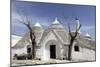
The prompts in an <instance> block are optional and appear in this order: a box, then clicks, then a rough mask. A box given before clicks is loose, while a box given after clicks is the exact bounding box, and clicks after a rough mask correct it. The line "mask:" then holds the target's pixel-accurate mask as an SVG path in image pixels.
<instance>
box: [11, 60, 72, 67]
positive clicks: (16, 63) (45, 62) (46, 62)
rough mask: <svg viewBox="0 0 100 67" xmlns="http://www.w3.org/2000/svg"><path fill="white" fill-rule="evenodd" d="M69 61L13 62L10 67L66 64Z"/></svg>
mask: <svg viewBox="0 0 100 67" xmlns="http://www.w3.org/2000/svg"><path fill="white" fill-rule="evenodd" d="M68 62H71V61H68V60H57V59H50V60H48V61H40V60H13V61H12V66H17V65H40V64H56V63H68Z"/></svg>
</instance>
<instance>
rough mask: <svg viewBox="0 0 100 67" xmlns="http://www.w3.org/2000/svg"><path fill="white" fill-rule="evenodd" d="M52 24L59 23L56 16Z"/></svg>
mask: <svg viewBox="0 0 100 67" xmlns="http://www.w3.org/2000/svg"><path fill="white" fill-rule="evenodd" d="M52 24H60V23H59V21H58V19H57V17H56V18H55V20H54V22H53V23H52Z"/></svg>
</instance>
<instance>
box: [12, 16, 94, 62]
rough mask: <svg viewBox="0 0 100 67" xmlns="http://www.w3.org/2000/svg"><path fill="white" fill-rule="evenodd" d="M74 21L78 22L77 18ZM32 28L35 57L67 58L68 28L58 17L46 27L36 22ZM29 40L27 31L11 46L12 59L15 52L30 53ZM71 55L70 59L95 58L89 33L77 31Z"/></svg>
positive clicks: (83, 59) (18, 53)
mask: <svg viewBox="0 0 100 67" xmlns="http://www.w3.org/2000/svg"><path fill="white" fill-rule="evenodd" d="M76 22H77V23H78V24H79V20H78V19H77V20H76ZM33 30H34V32H35V36H36V48H35V51H36V57H35V58H36V59H39V60H49V59H61V60H63V59H67V58H68V47H69V45H70V44H69V41H70V36H69V32H68V30H66V29H65V28H64V26H63V25H61V23H60V21H59V19H57V18H56V19H55V20H54V22H52V24H51V25H50V26H49V27H48V28H47V29H44V28H43V27H42V26H41V25H40V24H39V22H37V23H36V24H35V25H34V26H33ZM72 34H73V35H74V32H72ZM12 41H13V40H12ZM30 41H31V40H30V38H29V33H28V32H27V33H26V34H25V35H24V36H23V37H22V38H20V39H19V40H18V41H17V43H16V44H15V45H13V46H12V47H11V50H12V59H14V56H15V54H17V55H18V56H20V55H27V54H28V53H31V52H32V51H31V50H32V48H31V45H32V44H31V42H30ZM71 56H72V60H81V61H93V60H95V40H93V39H92V38H91V36H90V35H89V34H86V35H82V34H81V33H78V35H77V37H76V40H75V41H74V43H73V47H72V55H71Z"/></svg>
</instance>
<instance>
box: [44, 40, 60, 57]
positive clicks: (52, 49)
mask: <svg viewBox="0 0 100 67" xmlns="http://www.w3.org/2000/svg"><path fill="white" fill-rule="evenodd" d="M60 48H61V44H60V43H59V42H58V41H56V40H49V41H48V42H47V43H46V44H45V49H44V57H45V59H59V58H61V51H60Z"/></svg>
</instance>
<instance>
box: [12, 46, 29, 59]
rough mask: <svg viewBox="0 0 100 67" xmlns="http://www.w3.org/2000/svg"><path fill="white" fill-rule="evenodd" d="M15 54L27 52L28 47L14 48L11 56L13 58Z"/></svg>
mask: <svg viewBox="0 0 100 67" xmlns="http://www.w3.org/2000/svg"><path fill="white" fill-rule="evenodd" d="M14 54H17V55H20V54H27V48H26V47H24V48H21V49H12V54H11V55H12V56H11V58H13V56H14Z"/></svg>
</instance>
